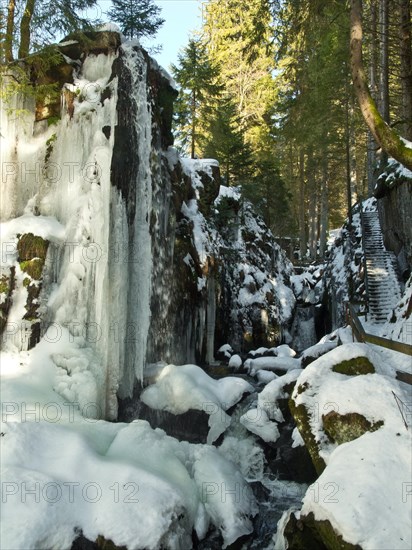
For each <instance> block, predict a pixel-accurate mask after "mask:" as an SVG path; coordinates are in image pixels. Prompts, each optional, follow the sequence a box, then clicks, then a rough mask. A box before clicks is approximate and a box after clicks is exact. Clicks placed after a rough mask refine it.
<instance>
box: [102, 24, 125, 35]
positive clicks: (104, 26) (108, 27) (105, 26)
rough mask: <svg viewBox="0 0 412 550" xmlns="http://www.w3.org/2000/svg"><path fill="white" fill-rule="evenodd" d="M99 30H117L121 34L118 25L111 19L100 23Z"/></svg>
mask: <svg viewBox="0 0 412 550" xmlns="http://www.w3.org/2000/svg"><path fill="white" fill-rule="evenodd" d="M99 31H106V32H117V33H119V34H121V30H120V27H119V25H116V23H113V22H112V21H108V22H107V23H103V24H102V25H100V27H99Z"/></svg>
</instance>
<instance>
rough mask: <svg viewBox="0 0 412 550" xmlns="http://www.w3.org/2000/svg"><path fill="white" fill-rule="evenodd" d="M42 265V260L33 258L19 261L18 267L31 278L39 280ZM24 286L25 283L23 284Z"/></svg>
mask: <svg viewBox="0 0 412 550" xmlns="http://www.w3.org/2000/svg"><path fill="white" fill-rule="evenodd" d="M43 267H44V260H41V259H40V258H34V260H26V261H24V262H20V269H21V270H22V271H24V273H27V274H28V275H30V277H31V278H32V279H36V280H37V281H39V280H40V279H41V276H42V273H43ZM25 286H26V285H25Z"/></svg>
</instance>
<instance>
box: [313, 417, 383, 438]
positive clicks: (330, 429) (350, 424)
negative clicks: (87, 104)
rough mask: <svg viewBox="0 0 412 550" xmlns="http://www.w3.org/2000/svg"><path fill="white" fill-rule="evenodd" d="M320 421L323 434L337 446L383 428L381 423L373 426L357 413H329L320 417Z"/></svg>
mask: <svg viewBox="0 0 412 550" xmlns="http://www.w3.org/2000/svg"><path fill="white" fill-rule="evenodd" d="M322 420H323V427H324V430H325V433H326V434H327V436H328V437H329V438H330V439H331V441H332V442H334V443H337V444H338V445H341V444H342V443H348V442H349V441H353V440H354V439H357V438H358V437H361V436H362V435H364V434H365V433H367V432H375V431H376V430H378V429H379V428H380V427H381V426H383V422H382V421H379V422H376V423H375V424H373V423H371V422H369V420H367V419H366V418H365V417H364V416H362V415H361V414H358V413H348V414H339V413H337V412H336V411H330V412H329V413H328V414H326V415H324V416H322Z"/></svg>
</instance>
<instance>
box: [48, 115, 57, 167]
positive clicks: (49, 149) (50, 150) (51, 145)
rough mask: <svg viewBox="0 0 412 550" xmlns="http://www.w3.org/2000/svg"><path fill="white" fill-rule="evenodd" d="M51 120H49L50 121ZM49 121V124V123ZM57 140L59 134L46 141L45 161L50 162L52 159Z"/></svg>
mask: <svg viewBox="0 0 412 550" xmlns="http://www.w3.org/2000/svg"><path fill="white" fill-rule="evenodd" d="M49 120H50V119H48V121H49ZM48 121H47V122H48ZM56 139H57V134H53V135H52V136H51V137H49V139H48V140H47V141H46V157H45V160H46V162H47V161H48V160H49V158H50V155H51V154H52V151H53V146H54V142H55V141H56Z"/></svg>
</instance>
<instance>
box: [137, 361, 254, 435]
mask: <svg viewBox="0 0 412 550" xmlns="http://www.w3.org/2000/svg"><path fill="white" fill-rule="evenodd" d="M252 391H253V386H251V385H250V384H249V382H247V381H246V380H243V379H242V378H235V377H226V378H221V379H220V380H215V379H213V378H211V377H210V376H208V375H207V374H206V373H205V372H204V371H203V370H202V369H201V368H200V367H198V366H196V365H182V366H175V365H168V366H167V367H165V368H164V369H163V370H162V371H161V373H160V374H159V376H158V378H157V380H156V382H155V383H154V384H151V385H150V386H148V387H147V388H146V389H145V390H144V391H143V392H142V394H141V400H142V401H143V403H145V404H146V405H147V406H149V407H151V408H152V409H156V410H166V411H168V412H170V413H172V414H175V415H179V414H182V413H186V412H187V411H189V410H191V409H194V410H197V411H203V412H205V413H206V414H207V415H209V427H210V430H209V434H208V437H207V442H208V443H213V442H214V441H215V440H216V439H217V438H218V437H219V436H220V435H221V434H222V433H223V432H224V431H225V430H226V428H227V427H228V426H229V425H230V416H229V415H228V414H226V412H225V411H227V410H228V409H230V408H231V407H233V405H235V404H236V403H237V402H238V401H239V400H240V399H241V397H242V396H243V394H244V393H247V392H252Z"/></svg>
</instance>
